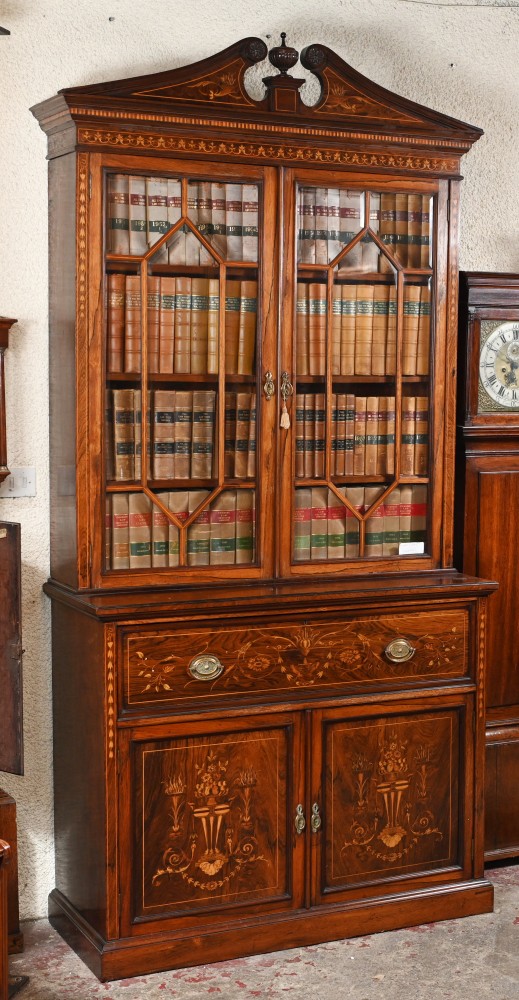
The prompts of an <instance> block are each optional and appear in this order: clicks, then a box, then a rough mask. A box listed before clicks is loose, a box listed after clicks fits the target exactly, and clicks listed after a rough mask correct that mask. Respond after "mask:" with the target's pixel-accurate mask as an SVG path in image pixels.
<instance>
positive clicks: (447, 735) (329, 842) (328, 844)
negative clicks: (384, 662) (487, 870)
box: [320, 707, 464, 896]
mask: <svg viewBox="0 0 519 1000" xmlns="http://www.w3.org/2000/svg"><path fill="white" fill-rule="evenodd" d="M461 716H462V713H460V711H459V710H455V709H452V708H447V707H446V708H445V709H443V710H441V711H436V712H428V713H425V712H423V713H422V712H420V713H416V714H413V716H405V715H395V716H393V717H391V716H386V717H381V718H357V719H354V718H353V719H351V718H350V719H348V718H347V716H346V714H345V715H344V718H342V719H340V718H338V717H337V718H335V719H334V720H330V721H329V722H328V723H327V724H325V727H324V731H323V753H324V761H323V785H324V788H323V794H322V812H323V818H324V819H325V826H326V833H325V834H324V833H323V835H322V836H323V840H322V868H321V880H320V881H321V892H322V893H325V894H326V895H328V894H332V896H334V895H335V894H336V893H337V892H338V891H341V890H344V889H346V888H347V887H351V888H352V889H355V887H359V886H362V887H363V892H366V891H368V893H369V886H376V888H377V892H380V891H381V890H382V891H384V890H383V884H384V883H386V889H387V890H388V891H389V890H390V891H391V892H395V891H396V885H395V880H400V881H402V880H408V879H409V878H411V877H417V876H422V878H423V876H424V873H427V872H428V873H430V875H432V874H433V873H434V872H435V870H436V871H438V872H440V871H441V872H442V876H443V877H445V871H446V869H447V870H448V869H449V868H450V869H456V868H457V869H458V871H459V870H460V868H461V867H462V865H463V861H462V855H461V851H462V838H461V837H460V820H461V818H462V810H463V804H462V803H461V802H460V791H459V790H461V789H462V788H463V784H464V779H463V770H464V769H463V763H462V759H461V757H460V741H461V735H462V726H463V720H462V717H461Z"/></svg>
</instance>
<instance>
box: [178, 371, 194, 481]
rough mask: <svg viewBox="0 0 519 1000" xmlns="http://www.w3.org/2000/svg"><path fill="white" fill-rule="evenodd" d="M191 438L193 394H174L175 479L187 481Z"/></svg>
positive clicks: (183, 392)
mask: <svg viewBox="0 0 519 1000" xmlns="http://www.w3.org/2000/svg"><path fill="white" fill-rule="evenodd" d="M192 437H193V393H192V392H191V391H189V390H186V391H184V390H177V391H176V392H175V479H189V477H190V474H191V446H192V445H191V442H192Z"/></svg>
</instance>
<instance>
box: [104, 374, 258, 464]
mask: <svg viewBox="0 0 519 1000" xmlns="http://www.w3.org/2000/svg"><path fill="white" fill-rule="evenodd" d="M149 399H150V404H151V406H150V439H151V440H150V443H149V453H150V455H151V469H150V472H151V477H152V479H210V478H211V477H212V476H213V475H214V474H215V471H216V469H215V466H216V447H215V441H216V435H215V425H216V424H215V417H216V412H215V409H216V392H215V391H214V390H213V389H193V390H176V389H156V390H155V392H153V393H150V395H149ZM109 417H110V419H111V421H112V424H113V435H112V441H113V461H112V468H113V479H115V480H116V481H118V482H127V481H133V480H136V479H140V477H141V473H142V393H141V390H140V389H114V390H112V407H111V409H109ZM255 471H256V393H255V392H227V393H226V394H225V474H226V476H228V477H230V478H233V479H243V478H247V477H253V476H254V475H255Z"/></svg>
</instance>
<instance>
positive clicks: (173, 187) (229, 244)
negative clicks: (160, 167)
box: [107, 174, 258, 265]
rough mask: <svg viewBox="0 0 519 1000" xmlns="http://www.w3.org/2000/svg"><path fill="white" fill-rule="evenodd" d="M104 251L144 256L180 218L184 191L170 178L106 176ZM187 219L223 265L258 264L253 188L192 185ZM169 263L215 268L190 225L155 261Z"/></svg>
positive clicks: (189, 187)
mask: <svg viewBox="0 0 519 1000" xmlns="http://www.w3.org/2000/svg"><path fill="white" fill-rule="evenodd" d="M107 203H108V218H107V246H108V252H109V253H114V254H124V255H135V256H138V257H142V256H144V254H146V253H147V252H148V251H149V249H150V248H151V247H152V246H153V245H154V244H155V243H156V242H157V240H159V239H160V238H161V236H163V235H164V233H167V232H168V231H169V230H170V229H171V228H172V226H174V225H175V224H176V223H177V222H178V221H179V220H180V218H181V211H182V188H181V182H180V180H177V179H175V178H172V177H143V176H141V175H138V174H110V175H109V178H108V198H107ZM187 218H188V219H189V220H190V221H191V222H192V223H193V225H194V226H195V228H196V229H197V230H198V232H199V233H202V234H203V236H204V237H205V238H206V239H207V241H208V242H209V243H210V244H211V246H213V247H214V248H215V250H217V252H218V254H219V255H220V256H221V257H223V258H224V259H225V260H233V261H237V260H239V261H248V262H253V261H257V259H258V187H257V185H256V184H237V183H234V182H232V183H220V182H211V181H191V182H190V183H189V184H188V196H187ZM156 259H157V260H160V261H161V263H164V262H166V263H167V262H169V263H170V264H194V265H198V264H214V262H215V258H214V257H213V256H212V254H211V253H210V252H209V251H208V250H207V248H206V247H204V245H203V244H202V243H201V242H200V240H198V239H197V238H196V236H195V234H194V233H193V231H192V230H191V229H190V227H189V226H187V225H185V224H184V226H182V227H181V228H180V229H179V230H177V232H176V233H175V234H173V237H172V239H171V241H168V245H166V246H164V247H163V248H161V250H160V251H159V255H158V257H157V258H156Z"/></svg>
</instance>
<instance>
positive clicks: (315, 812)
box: [310, 802, 322, 833]
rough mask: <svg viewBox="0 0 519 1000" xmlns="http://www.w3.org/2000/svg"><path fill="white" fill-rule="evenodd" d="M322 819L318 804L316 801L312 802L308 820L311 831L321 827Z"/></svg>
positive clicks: (313, 831)
mask: <svg viewBox="0 0 519 1000" xmlns="http://www.w3.org/2000/svg"><path fill="white" fill-rule="evenodd" d="M321 824H322V819H321V814H320V812H319V806H318V805H317V802H314V804H313V806H312V818H311V820H310V826H311V827H312V833H317V831H318V830H320V829H321Z"/></svg>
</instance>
